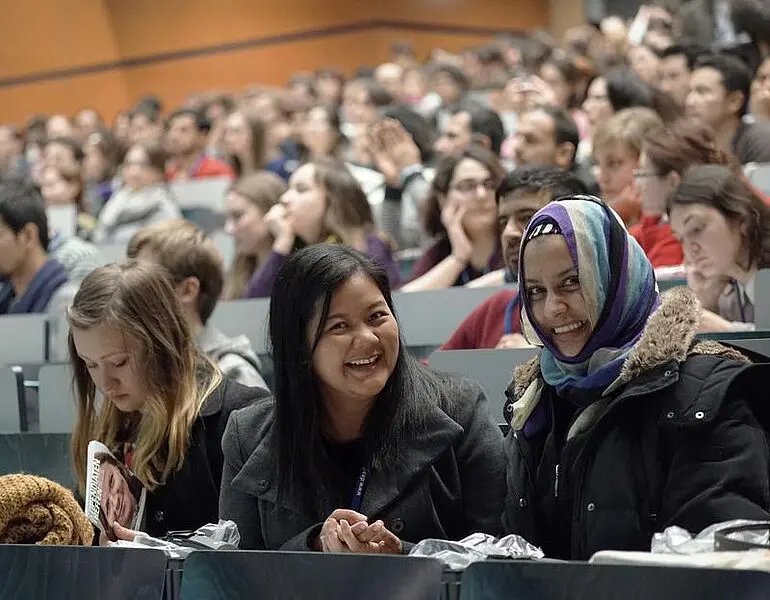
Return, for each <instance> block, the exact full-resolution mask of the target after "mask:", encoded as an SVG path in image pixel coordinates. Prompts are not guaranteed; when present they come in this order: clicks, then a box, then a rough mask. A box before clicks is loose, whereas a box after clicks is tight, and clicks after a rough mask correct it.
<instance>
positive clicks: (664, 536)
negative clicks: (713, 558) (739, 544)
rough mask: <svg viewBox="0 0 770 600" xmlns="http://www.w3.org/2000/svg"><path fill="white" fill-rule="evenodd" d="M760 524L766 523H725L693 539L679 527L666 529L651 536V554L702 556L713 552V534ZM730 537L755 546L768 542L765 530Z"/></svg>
mask: <svg viewBox="0 0 770 600" xmlns="http://www.w3.org/2000/svg"><path fill="white" fill-rule="evenodd" d="M762 523H767V521H747V520H745V519H736V520H734V521H725V522H723V523H716V524H714V525H711V526H710V527H707V528H706V529H704V530H703V531H701V532H700V533H699V534H698V535H697V536H695V537H693V536H692V534H691V533H690V532H688V531H687V530H685V529H682V528H681V527H668V528H666V530H665V531H664V532H663V533H656V534H655V535H654V536H652V543H651V552H652V553H653V554H702V553H705V552H713V551H714V534H715V533H716V532H717V531H721V530H723V529H729V528H730V527H740V526H742V525H755V524H762ZM769 525H770V524H769ZM732 537H735V538H736V539H740V540H743V541H747V542H753V543H755V544H768V542H770V539H768V538H769V537H770V536H768V532H767V530H764V531H761V532H754V531H746V532H741V533H736V534H733V536H732Z"/></svg>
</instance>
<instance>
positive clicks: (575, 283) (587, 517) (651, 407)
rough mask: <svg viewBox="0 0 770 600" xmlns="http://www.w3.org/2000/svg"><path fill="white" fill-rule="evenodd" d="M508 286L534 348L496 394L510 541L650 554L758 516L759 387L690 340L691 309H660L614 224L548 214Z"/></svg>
mask: <svg viewBox="0 0 770 600" xmlns="http://www.w3.org/2000/svg"><path fill="white" fill-rule="evenodd" d="M519 282H520V285H521V286H522V289H523V291H524V293H523V294H522V310H521V316H522V317H521V318H522V331H524V332H525V334H526V336H527V338H528V339H529V340H530V342H533V343H536V344H538V345H540V346H542V350H541V352H540V355H539V356H538V357H536V358H535V359H533V360H532V361H531V362H530V363H527V364H525V365H522V366H520V367H519V368H517V370H516V372H515V376H514V381H513V383H512V384H511V386H510V387H509V390H508V391H507V392H506V393H507V395H508V397H509V399H510V402H509V404H507V405H506V407H505V411H506V418H507V419H508V420H509V421H510V423H511V432H510V433H509V435H508V437H507V439H506V453H507V460H508V466H507V469H508V473H507V483H508V493H507V498H506V506H505V513H504V517H503V520H504V527H505V529H506V531H507V532H509V533H517V534H519V535H522V536H524V537H525V538H526V539H527V540H529V541H530V542H532V543H534V544H537V545H539V546H541V547H542V548H543V550H544V552H545V553H546V555H547V556H549V557H554V558H563V559H573V560H583V559H587V558H589V557H590V556H591V555H593V554H594V553H595V552H597V551H600V550H611V549H612V550H649V548H650V540H651V538H652V535H653V534H654V533H655V532H658V531H663V530H664V529H665V528H666V527H668V526H670V525H678V526H680V527H683V528H685V529H687V530H689V531H691V532H699V531H700V530H702V529H703V528H705V527H707V526H709V525H711V524H713V523H717V522H721V521H727V520H730V519H767V518H768V508H770V489H768V487H769V486H768V472H769V469H770V459H769V458H768V446H767V442H766V438H765V432H764V431H763V429H762V427H761V425H760V424H759V422H758V420H757V418H756V417H755V413H754V412H753V411H752V407H753V406H754V405H753V401H754V400H755V399H756V400H760V398H759V397H758V396H759V395H758V394H757V395H756V397H755V394H754V393H753V392H752V389H751V387H752V386H750V385H749V383H748V380H749V379H754V378H755V377H757V375H760V376H761V377H764V378H766V377H767V373H766V371H765V370H764V367H763V366H761V365H756V366H753V367H751V368H749V366H748V361H747V360H746V359H745V358H744V357H743V356H742V355H740V354H739V353H738V352H736V351H735V350H732V349H728V348H726V347H723V346H721V345H719V344H717V343H715V342H698V341H695V340H694V336H695V333H696V330H697V326H698V316H699V311H700V307H699V304H698V302H697V300H696V299H695V297H694V296H693V294H692V293H691V292H689V291H688V290H686V289H684V288H682V289H675V290H672V291H671V292H668V293H667V294H665V295H663V296H659V295H658V289H657V284H656V282H655V276H654V273H653V269H652V266H651V265H650V263H649V261H648V260H647V258H646V256H645V254H644V251H643V250H642V249H641V247H640V246H639V245H638V244H637V242H636V241H635V240H634V239H633V238H632V237H631V236H629V235H628V233H627V231H626V230H625V228H624V226H623V224H622V222H621V220H620V218H619V217H618V216H617V214H616V213H614V212H613V211H612V210H611V209H610V208H609V207H607V206H606V205H605V204H603V203H601V201H599V200H598V199H596V198H592V197H588V196H576V197H572V198H569V199H566V200H562V201H558V202H553V203H551V204H548V205H547V206H546V207H544V208H543V209H541V210H540V211H539V212H538V213H536V215H535V216H534V217H533V218H532V220H531V221H530V222H529V225H528V227H527V230H526V232H525V234H524V241H523V242H522V247H521V260H520V262H519ZM757 370H758V371H757ZM750 374H751V377H750V376H749V375H750ZM753 387H754V388H755V389H756V388H757V387H758V386H756V385H755V386H753ZM757 414H759V413H757ZM763 414H764V413H763Z"/></svg>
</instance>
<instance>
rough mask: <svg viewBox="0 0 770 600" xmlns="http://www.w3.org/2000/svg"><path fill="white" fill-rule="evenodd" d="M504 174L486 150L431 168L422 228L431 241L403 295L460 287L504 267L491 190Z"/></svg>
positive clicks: (463, 154)
mask: <svg viewBox="0 0 770 600" xmlns="http://www.w3.org/2000/svg"><path fill="white" fill-rule="evenodd" d="M504 175H505V172H504V171H503V168H502V167H501V166H500V163H499V162H498V160H497V157H495V155H494V154H492V153H491V152H490V151H489V150H487V149H486V148H484V147H483V146H476V145H472V146H468V147H467V148H465V149H464V150H463V151H461V152H459V153H457V154H453V155H450V156H447V157H445V158H443V159H442V160H441V162H440V163H439V164H438V167H436V174H435V177H434V178H433V183H432V186H431V190H430V194H429V195H428V198H427V199H426V203H425V208H424V214H423V223H424V227H425V229H426V231H427V233H428V234H429V235H431V236H432V237H433V238H434V242H433V244H432V245H431V246H430V247H428V249H427V250H426V251H425V253H424V254H423V255H422V257H421V258H420V260H418V261H417V264H416V265H415V266H414V269H413V271H412V274H411V277H410V282H409V283H407V284H406V285H405V286H404V287H403V288H401V289H402V291H405V292H414V291H421V290H435V289H442V288H448V287H452V286H459V285H465V284H467V283H469V282H471V281H473V280H474V279H476V278H478V277H481V276H482V275H484V274H486V273H489V272H490V271H493V270H495V269H500V268H502V267H503V257H502V252H501V250H500V239H499V235H498V229H497V205H496V203H495V190H496V189H497V186H498V185H499V183H500V181H501V180H502V178H503V176H504Z"/></svg>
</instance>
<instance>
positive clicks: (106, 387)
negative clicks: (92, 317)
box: [72, 325, 145, 412]
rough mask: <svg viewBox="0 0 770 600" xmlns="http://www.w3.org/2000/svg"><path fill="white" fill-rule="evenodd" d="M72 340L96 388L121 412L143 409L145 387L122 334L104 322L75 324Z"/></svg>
mask: <svg viewBox="0 0 770 600" xmlns="http://www.w3.org/2000/svg"><path fill="white" fill-rule="evenodd" d="M72 339H73V341H74V343H75V349H76V350H77V354H78V357H79V358H80V360H82V361H83V362H84V363H85V366H86V368H87V369H88V373H89V375H90V376H91V379H92V380H93V382H94V385H95V386H96V389H98V390H99V391H101V392H102V394H104V397H105V398H106V399H107V400H108V401H110V402H112V403H113V404H114V405H115V408H117V409H118V410H119V411H121V412H137V411H141V409H142V407H143V406H144V399H145V393H144V392H145V386H144V385H143V383H142V379H141V377H140V376H139V374H138V373H136V371H135V369H134V362H135V361H134V360H133V358H134V357H133V356H132V353H131V352H130V351H129V349H128V347H127V346H126V338H125V337H124V336H123V335H122V333H121V332H119V331H116V330H114V329H110V328H109V327H106V326H104V325H97V326H96V327H91V328H90V329H78V328H77V327H73V328H72Z"/></svg>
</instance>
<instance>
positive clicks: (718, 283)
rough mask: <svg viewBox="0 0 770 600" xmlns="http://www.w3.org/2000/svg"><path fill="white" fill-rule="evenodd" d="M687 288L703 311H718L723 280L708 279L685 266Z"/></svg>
mask: <svg viewBox="0 0 770 600" xmlns="http://www.w3.org/2000/svg"><path fill="white" fill-rule="evenodd" d="M686 273H687V287H688V288H690V290H691V291H692V292H693V293H694V294H695V296H696V297H697V298H698V300H700V303H701V306H703V308H704V309H705V310H708V311H711V312H716V311H717V310H718V309H719V297H720V296H721V295H722V292H724V289H725V286H726V285H727V281H726V280H724V279H713V278H711V279H709V278H707V277H704V276H703V274H702V273H701V272H700V271H699V270H698V269H696V268H695V267H693V266H692V265H687V266H686Z"/></svg>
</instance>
